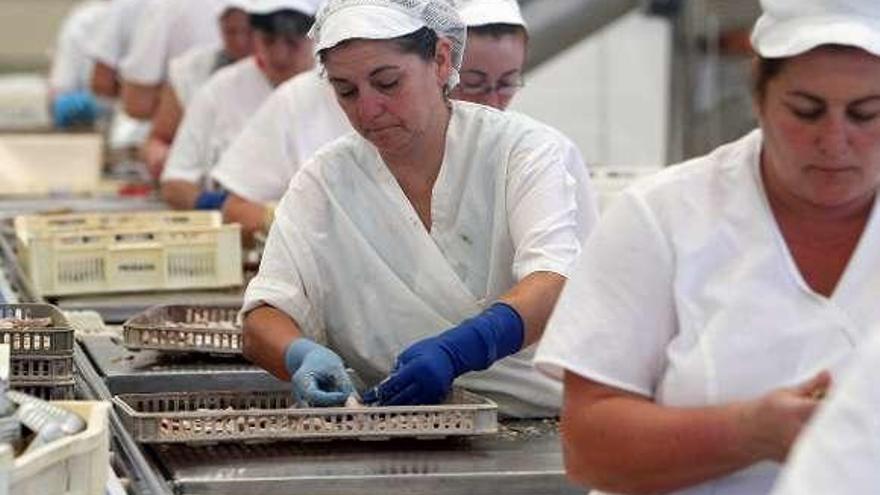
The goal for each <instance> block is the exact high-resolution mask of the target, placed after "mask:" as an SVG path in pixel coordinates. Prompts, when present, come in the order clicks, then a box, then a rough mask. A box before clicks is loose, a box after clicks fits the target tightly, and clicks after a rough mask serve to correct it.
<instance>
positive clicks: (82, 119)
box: [52, 91, 98, 129]
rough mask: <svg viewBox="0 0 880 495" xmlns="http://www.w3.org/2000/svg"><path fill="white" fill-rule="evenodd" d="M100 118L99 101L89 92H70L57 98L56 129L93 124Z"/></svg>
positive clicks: (53, 112)
mask: <svg viewBox="0 0 880 495" xmlns="http://www.w3.org/2000/svg"><path fill="white" fill-rule="evenodd" d="M97 116H98V101H97V100H95V97H94V96H93V95H92V94H91V93H89V92H88V91H70V92H68V93H62V94H59V95H57V96H55V100H54V101H53V102H52V120H53V122H54V124H55V127H58V128H61V129H63V128H66V127H70V126H73V125H76V124H91V123H92V122H94V121H95V118H97Z"/></svg>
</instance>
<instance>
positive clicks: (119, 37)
mask: <svg viewBox="0 0 880 495" xmlns="http://www.w3.org/2000/svg"><path fill="white" fill-rule="evenodd" d="M153 1H154V0H113V1H111V2H109V7H108V8H107V14H106V16H105V18H104V20H103V21H102V22H101V25H100V26H98V27H97V28H96V29H95V31H93V32H92V34H93V35H92V36H90V37H89V38H90V39H91V43H89V45H88V48H89V54H90V55H91V57H92V58H93V59H95V60H98V61H100V62H102V63H104V64H106V65H107V66H109V67H112V68H114V69H115V68H117V67H119V63H120V62H121V61H122V58H123V57H125V55H126V54H127V53H128V50H129V48H130V46H131V39H132V38H133V37H134V31H135V27H136V26H137V25H138V23H139V22H141V21H140V20H141V19H142V15H143V13H144V10H145V8H146V6H147V5H149V4H150V3H152V2H153Z"/></svg>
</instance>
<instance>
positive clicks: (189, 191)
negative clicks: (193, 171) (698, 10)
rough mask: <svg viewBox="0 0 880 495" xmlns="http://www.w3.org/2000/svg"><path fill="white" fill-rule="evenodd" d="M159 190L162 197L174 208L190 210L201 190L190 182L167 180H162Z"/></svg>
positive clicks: (193, 206)
mask: <svg viewBox="0 0 880 495" xmlns="http://www.w3.org/2000/svg"><path fill="white" fill-rule="evenodd" d="M159 192H160V193H161V195H162V199H163V200H164V201H165V202H166V203H168V204H169V205H171V207H172V208H174V209H175V210H192V209H193V208H195V206H196V201H197V200H198V198H199V194H200V193H201V192H202V190H201V189H200V188H199V186H197V185H195V184H193V183H192V182H187V181H184V180H168V181H163V182H162V185H161V186H160V190H159Z"/></svg>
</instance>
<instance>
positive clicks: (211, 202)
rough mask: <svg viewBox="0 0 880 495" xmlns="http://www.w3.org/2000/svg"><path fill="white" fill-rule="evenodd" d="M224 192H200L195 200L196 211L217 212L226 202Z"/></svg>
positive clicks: (225, 193)
mask: <svg viewBox="0 0 880 495" xmlns="http://www.w3.org/2000/svg"><path fill="white" fill-rule="evenodd" d="M227 194H228V193H227V192H226V191H202V193H201V194H199V197H198V199H196V209H197V210H219V209H220V207H222V206H223V202H224V201H226V196H227Z"/></svg>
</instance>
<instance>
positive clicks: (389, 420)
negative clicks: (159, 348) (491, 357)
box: [113, 390, 498, 443]
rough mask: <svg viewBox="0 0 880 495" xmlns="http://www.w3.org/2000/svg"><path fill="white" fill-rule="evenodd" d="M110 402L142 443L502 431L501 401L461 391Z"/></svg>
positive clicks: (192, 395)
mask: <svg viewBox="0 0 880 495" xmlns="http://www.w3.org/2000/svg"><path fill="white" fill-rule="evenodd" d="M113 401H114V403H115V405H116V407H117V409H118V411H119V413H120V415H121V417H122V420H123V422H124V423H125V425H126V427H127V428H128V430H129V432H130V433H131V434H132V435H133V436H134V438H135V440H137V441H139V442H144V443H180V442H185V443H218V442H229V441H242V440H243V441H263V442H273V441H288V440H332V439H358V440H386V439H390V438H400V437H409V438H438V437H450V436H474V435H487V434H493V433H496V432H497V431H498V406H497V405H496V404H495V403H494V402H492V401H490V400H488V399H485V398H483V397H480V396H478V395H475V394H472V393H469V392H466V391H464V390H456V391H455V393H454V394H453V396H452V398H451V399H450V400H449V401H448V402H447V403H444V404H440V405H434V406H382V407H329V408H297V407H296V404H295V401H294V399H293V397H292V396H291V394H290V393H288V392H285V391H281V392H278V391H273V392H181V393H163V394H130V395H119V396H116V397H114V399H113Z"/></svg>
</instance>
